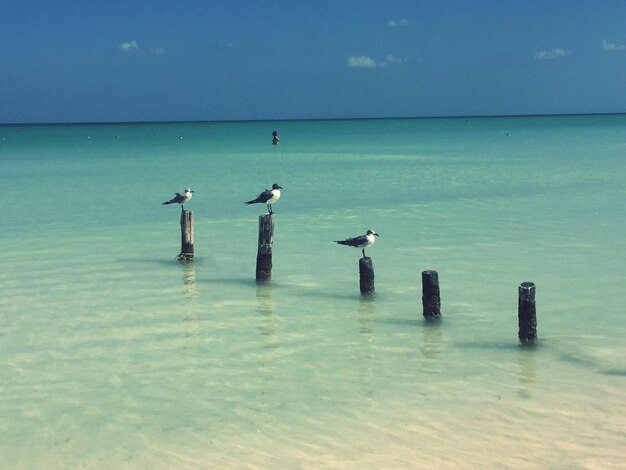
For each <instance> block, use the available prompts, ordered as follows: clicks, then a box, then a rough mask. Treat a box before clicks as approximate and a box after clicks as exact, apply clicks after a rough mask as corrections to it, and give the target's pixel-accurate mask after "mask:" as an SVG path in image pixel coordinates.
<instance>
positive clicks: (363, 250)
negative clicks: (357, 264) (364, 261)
mask: <svg viewBox="0 0 626 470" xmlns="http://www.w3.org/2000/svg"><path fill="white" fill-rule="evenodd" d="M361 251H362V252H363V258H365V248H363V249H362V250H361Z"/></svg>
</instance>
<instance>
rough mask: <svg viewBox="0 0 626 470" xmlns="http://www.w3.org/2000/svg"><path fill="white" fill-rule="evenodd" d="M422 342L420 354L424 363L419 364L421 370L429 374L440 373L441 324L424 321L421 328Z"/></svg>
mask: <svg viewBox="0 0 626 470" xmlns="http://www.w3.org/2000/svg"><path fill="white" fill-rule="evenodd" d="M421 332H422V341H421V342H420V352H421V353H422V357H423V358H424V361H422V362H421V364H422V370H423V371H424V372H428V373H430V374H439V373H441V361H440V360H439V356H440V355H441V343H442V342H443V331H442V329H441V322H439V321H436V322H433V321H426V322H424V325H423V326H422V328H421Z"/></svg>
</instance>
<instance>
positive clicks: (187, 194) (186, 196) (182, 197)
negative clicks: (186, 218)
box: [163, 189, 193, 210]
mask: <svg viewBox="0 0 626 470" xmlns="http://www.w3.org/2000/svg"><path fill="white" fill-rule="evenodd" d="M192 193H193V191H192V190H191V189H185V191H184V192H183V194H180V193H176V196H174V197H173V198H172V199H170V200H169V201H165V202H164V203H163V205H167V204H180V207H181V208H182V210H185V206H183V204H184V203H186V202H187V201H189V200H190V199H191V196H192Z"/></svg>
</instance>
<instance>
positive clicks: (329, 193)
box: [0, 115, 626, 469]
mask: <svg viewBox="0 0 626 470" xmlns="http://www.w3.org/2000/svg"><path fill="white" fill-rule="evenodd" d="M274 129H276V130H278V132H279V135H280V137H281V143H280V145H279V146H272V145H271V132H272V130H274ZM507 134H510V135H507ZM0 138H1V139H2V140H0V182H1V185H2V194H3V197H2V200H1V201H0V205H1V213H2V230H1V231H0V286H1V289H2V295H1V296H0V319H1V323H0V357H2V360H1V361H0V462H2V464H1V466H2V467H4V468H66V467H69V468H77V467H84V468H252V469H255V468H432V467H433V466H437V467H441V468H458V467H465V468H519V467H520V466H525V467H530V468H603V469H604V468H619V467H620V466H621V465H622V462H623V460H624V458H625V457H626V455H625V453H624V450H623V449H624V448H625V445H626V423H625V420H624V416H626V401H625V400H624V398H623V390H624V386H625V385H626V363H625V360H624V357H626V343H625V341H624V337H626V317H625V316H624V305H626V293H625V290H624V285H625V281H626V267H625V263H624V253H625V251H626V250H625V248H626V219H625V218H624V213H625V212H626V202H625V201H626V197H625V196H626V171H625V170H626V164H625V160H624V155H625V154H626V116H623V115H620V116H575V117H566V116H565V117H532V118H483V119H480V118H471V119H433V120H429V119H424V120H366V121H300V122H298V121H292V122H253V123H183V124H134V125H76V126H0ZM274 182H277V183H279V184H280V185H281V186H283V187H284V188H285V189H284V191H283V197H282V199H281V200H280V201H279V202H278V203H276V205H275V207H274V209H275V211H276V212H277V215H276V229H275V236H274V269H273V280H272V282H271V283H270V284H268V285H257V284H256V283H255V281H254V270H255V257H256V244H257V228H258V221H257V219H258V216H259V215H260V214H262V213H263V212H264V206H261V205H257V206H245V205H244V204H243V201H245V200H248V199H251V198H253V197H255V196H256V195H257V194H258V193H259V192H260V191H261V190H263V189H264V188H266V187H269V186H270V185H271V184H272V183H274ZM186 187H190V188H192V189H194V190H195V193H194V198H193V199H192V201H190V202H189V203H188V204H187V205H186V209H188V210H193V211H194V215H195V219H196V223H195V244H196V259H195V260H194V262H193V263H188V264H181V263H179V262H177V261H176V260H175V256H176V255H177V254H178V253H179V251H180V228H179V217H180V209H179V208H178V207H174V206H162V205H161V204H160V203H161V202H162V201H165V200H167V199H169V198H170V197H172V195H173V193H174V192H176V191H182V190H183V189H184V188H186ZM368 228H372V229H374V230H376V231H377V232H378V233H380V238H379V239H378V241H377V243H376V244H375V245H374V246H373V247H371V248H369V249H368V250H367V254H368V255H369V256H371V257H372V259H373V262H374V267H375V271H376V294H375V296H374V297H373V298H371V299H363V298H361V296H360V293H359V288H358V258H359V256H360V251H358V250H355V249H352V248H349V247H344V246H338V245H335V244H334V243H333V240H338V239H343V238H346V237H349V236H355V235H359V234H362V233H364V232H365V230H367V229H368ZM426 269H435V270H437V271H438V272H439V278H440V283H441V297H442V314H443V321H442V322H441V323H440V324H435V325H433V324H429V323H426V322H424V320H423V317H422V311H421V271H423V270H426ZM524 281H532V282H535V283H536V285H537V314H538V322H539V325H538V332H539V338H540V341H539V345H538V346H537V347H536V348H521V347H520V346H519V345H518V340H517V286H518V284H519V283H521V282H524Z"/></svg>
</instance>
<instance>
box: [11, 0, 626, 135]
mask: <svg viewBox="0 0 626 470" xmlns="http://www.w3.org/2000/svg"><path fill="white" fill-rule="evenodd" d="M0 6H1V8H0V10H1V14H0V60H1V67H0V90H1V92H0V123H18V122H24V123H33V122H118V121H121V122H126V121H171V120H175V121H176V120H181V121H186V120H240V119H271V120H273V119H301V118H312V119H316V118H359V117H411V116H467V115H508V114H561V113H611V112H626V92H625V88H626V86H625V85H626V1H624V0H588V1H583V0H568V1H564V0H563V1H557V0H541V1H535V0H517V1H514V0H484V1H478V0H476V1H471V0H432V1H431V0H384V1H376V0H361V1H357V0H335V1H321V0H320V1H315V0H309V1H298V0H292V1H282V0H273V1H263V0H256V1H252V0H230V1H226V0H224V1H212V0H178V1H174V0H168V1H161V0H149V1H148V0H125V1H118V0H97V1H96V0H93V1H92V0H74V1H68V0H54V1H49V0H0Z"/></svg>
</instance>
